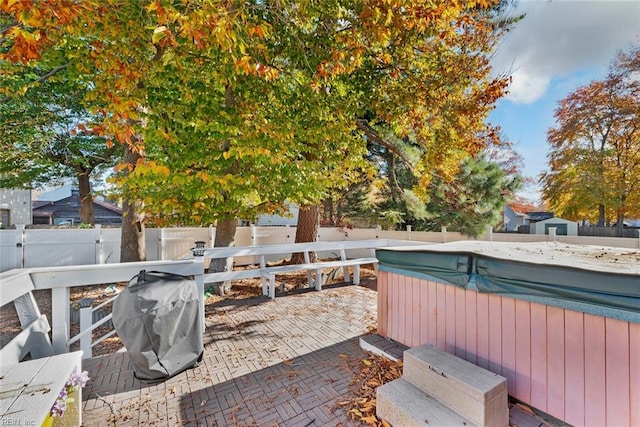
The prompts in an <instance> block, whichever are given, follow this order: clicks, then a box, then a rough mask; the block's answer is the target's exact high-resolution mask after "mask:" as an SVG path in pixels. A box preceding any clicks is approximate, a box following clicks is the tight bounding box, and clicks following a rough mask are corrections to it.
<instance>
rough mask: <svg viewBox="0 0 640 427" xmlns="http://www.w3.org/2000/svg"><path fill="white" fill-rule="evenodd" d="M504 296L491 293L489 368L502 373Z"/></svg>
mask: <svg viewBox="0 0 640 427" xmlns="http://www.w3.org/2000/svg"><path fill="white" fill-rule="evenodd" d="M501 310H502V298H501V297H499V296H498V295H495V294H489V370H490V371H491V372H495V373H496V374H500V375H502V313H501Z"/></svg>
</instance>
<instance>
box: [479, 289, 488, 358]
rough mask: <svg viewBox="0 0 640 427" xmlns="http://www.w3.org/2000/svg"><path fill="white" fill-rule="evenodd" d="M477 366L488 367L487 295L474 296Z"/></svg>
mask: <svg viewBox="0 0 640 427" xmlns="http://www.w3.org/2000/svg"><path fill="white" fill-rule="evenodd" d="M476 304H477V305H476V315H477V316H478V321H477V322H476V325H477V328H478V329H477V334H476V336H477V346H478V356H477V359H478V366H480V367H482V368H484V369H489V295H487V294H477V296H476Z"/></svg>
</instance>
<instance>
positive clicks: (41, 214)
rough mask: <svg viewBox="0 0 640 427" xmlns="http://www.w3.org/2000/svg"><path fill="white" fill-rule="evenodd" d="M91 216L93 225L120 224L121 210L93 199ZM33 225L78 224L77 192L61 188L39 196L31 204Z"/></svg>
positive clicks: (78, 199) (72, 189) (78, 206)
mask: <svg viewBox="0 0 640 427" xmlns="http://www.w3.org/2000/svg"><path fill="white" fill-rule="evenodd" d="M43 199H44V200H43ZM47 199H53V200H47ZM93 216H94V224H103V225H104V224H114V225H119V224H122V209H121V208H120V207H118V206H116V205H114V204H112V203H109V202H107V201H105V200H101V199H99V198H94V199H93ZM33 224H46V225H77V224H80V195H79V192H78V190H77V189H75V188H70V187H69V188H67V189H66V190H65V187H62V188H61V189H56V190H54V191H51V192H48V193H44V194H42V195H40V199H39V200H35V201H34V202H33Z"/></svg>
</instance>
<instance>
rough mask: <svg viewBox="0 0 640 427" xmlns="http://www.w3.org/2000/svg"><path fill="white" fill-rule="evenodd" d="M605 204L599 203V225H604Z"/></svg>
mask: <svg viewBox="0 0 640 427" xmlns="http://www.w3.org/2000/svg"><path fill="white" fill-rule="evenodd" d="M604 219H605V218H604V205H603V204H602V203H600V204H599V205H598V227H604Z"/></svg>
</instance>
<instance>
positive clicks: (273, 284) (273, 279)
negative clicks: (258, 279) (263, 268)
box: [269, 274, 276, 299]
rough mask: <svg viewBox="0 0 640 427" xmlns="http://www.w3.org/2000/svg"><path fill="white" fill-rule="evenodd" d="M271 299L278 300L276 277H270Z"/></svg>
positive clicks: (273, 275)
mask: <svg viewBox="0 0 640 427" xmlns="http://www.w3.org/2000/svg"><path fill="white" fill-rule="evenodd" d="M269 298H271V299H276V275H275V274H270V275H269Z"/></svg>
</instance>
